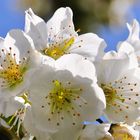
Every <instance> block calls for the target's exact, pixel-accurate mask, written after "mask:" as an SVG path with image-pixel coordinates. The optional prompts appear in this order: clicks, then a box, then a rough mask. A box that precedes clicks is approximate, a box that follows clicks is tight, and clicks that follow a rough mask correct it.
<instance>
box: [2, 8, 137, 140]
mask: <svg viewBox="0 0 140 140" xmlns="http://www.w3.org/2000/svg"><path fill="white" fill-rule="evenodd" d="M127 26H128V29H129V36H128V38H127V40H125V41H123V42H120V43H119V44H118V45H117V51H109V52H105V48H106V43H105V41H104V40H103V39H102V38H100V37H99V36H97V35H96V34H94V33H86V34H82V35H78V32H79V30H76V31H75V28H74V24H73V14H72V11H71V9H70V8H68V7H66V8H59V9H58V10H57V11H56V12H55V13H54V15H53V16H52V18H51V19H50V20H49V21H48V22H47V23H45V22H44V20H43V19H41V18H40V17H38V16H37V15H35V14H34V13H33V11H32V9H29V10H27V11H26V12H25V30H24V31H21V30H18V29H17V30H11V31H10V32H9V33H8V34H7V36H6V37H5V39H4V38H0V114H1V115H0V118H1V119H0V123H1V125H3V126H4V127H6V128H8V129H10V130H11V129H12V130H13V131H14V132H15V133H16V135H17V137H19V139H22V140H31V139H36V140H139V131H140V129H139V121H140V68H139V64H140V56H139V55H140V47H139V46H140V39H139V24H138V22H137V21H136V20H134V21H133V23H132V24H128V25H127ZM102 115H104V116H105V118H106V119H107V122H106V123H105V122H103V121H102V120H100V119H99V118H100V117H101V116H102ZM96 120H97V121H99V122H100V124H97V123H96V124H94V125H92V124H90V125H86V124H85V123H84V122H85V121H88V122H91V121H92V122H94V121H96Z"/></svg>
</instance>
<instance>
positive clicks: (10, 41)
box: [0, 30, 39, 113]
mask: <svg viewBox="0 0 140 140" xmlns="http://www.w3.org/2000/svg"><path fill="white" fill-rule="evenodd" d="M33 48H34V46H33V43H32V42H31V40H30V38H29V37H27V36H26V35H25V34H24V33H23V32H22V31H20V30H12V31H10V32H9V33H8V34H7V36H6V38H5V39H3V38H0V64H1V65H0V104H1V106H0V113H4V112H5V111H6V109H4V108H5V104H9V103H8V102H10V101H9V100H14V97H15V96H16V95H18V94H22V93H24V92H25V91H26V90H27V86H28V83H29V79H28V78H29V75H30V74H31V73H32V72H31V69H32V68H33V67H34V66H35V65H37V64H38V62H39V61H38V60H37V59H35V58H36V57H35V56H36V53H35V52H34V51H33ZM38 58H39V57H38ZM10 98H12V99H10ZM2 104H3V105H2ZM5 113H6V112H5Z"/></svg>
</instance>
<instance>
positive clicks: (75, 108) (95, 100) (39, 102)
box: [26, 54, 105, 133]
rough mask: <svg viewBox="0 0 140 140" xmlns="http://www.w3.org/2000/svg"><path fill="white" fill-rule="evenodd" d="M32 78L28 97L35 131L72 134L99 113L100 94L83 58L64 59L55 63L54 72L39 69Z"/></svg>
mask: <svg viewBox="0 0 140 140" xmlns="http://www.w3.org/2000/svg"><path fill="white" fill-rule="evenodd" d="M34 75H35V76H33V77H32V79H31V85H30V91H29V93H30V100H31V102H32V106H31V113H32V115H33V118H32V119H33V120H34V122H35V125H36V127H37V128H42V129H45V130H49V131H56V130H58V129H59V130H61V131H63V130H65V129H66V128H68V129H67V131H68V130H70V131H72V130H74V128H77V127H79V125H80V126H82V122H83V121H86V120H87V121H91V120H92V121H94V120H96V119H97V118H98V117H99V116H100V115H101V114H102V113H103V109H104V108H105V97H104V94H103V91H102V90H101V88H99V87H98V85H97V83H96V82H97V79H96V74H95V68H94V65H93V64H92V63H91V62H90V61H88V60H85V59H84V57H82V56H80V55H77V54H69V55H65V56H63V57H61V58H60V59H58V60H57V61H56V63H55V68H53V67H49V66H48V65H43V66H41V67H40V68H38V69H36V71H35V72H34ZM26 117H28V115H27V116H26ZM71 127H72V130H71ZM68 133H69V131H68Z"/></svg>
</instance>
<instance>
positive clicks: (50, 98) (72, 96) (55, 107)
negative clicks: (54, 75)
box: [41, 80, 87, 126]
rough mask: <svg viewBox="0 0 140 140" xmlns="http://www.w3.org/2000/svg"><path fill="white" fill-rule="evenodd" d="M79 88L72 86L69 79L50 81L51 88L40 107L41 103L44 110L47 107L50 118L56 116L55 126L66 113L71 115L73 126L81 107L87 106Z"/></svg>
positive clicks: (63, 118) (79, 114)
mask: <svg viewBox="0 0 140 140" xmlns="http://www.w3.org/2000/svg"><path fill="white" fill-rule="evenodd" d="M81 89H82V88H81V87H75V86H73V83H72V82H69V81H66V82H64V83H62V82H60V81H59V80H53V81H52V89H51V90H50V92H49V93H47V94H48V95H47V96H45V97H44V99H45V103H43V104H41V108H42V105H43V106H44V107H43V108H42V109H43V110H44V111H45V109H47V110H48V109H49V112H50V113H49V115H48V118H51V120H52V119H53V118H55V117H57V122H56V126H58V125H57V123H59V125H61V122H62V121H63V120H65V115H66V114H69V115H70V116H71V118H72V126H75V124H76V120H77V119H79V118H80V116H81V113H80V111H81V108H82V107H84V106H87V102H86V100H85V99H84V98H83V97H82V96H81V95H82V93H83V89H82V90H81ZM46 97H47V98H46ZM64 114H65V115H64ZM66 116H67V115H66Z"/></svg>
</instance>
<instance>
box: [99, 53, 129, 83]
mask: <svg viewBox="0 0 140 140" xmlns="http://www.w3.org/2000/svg"><path fill="white" fill-rule="evenodd" d="M128 68H129V58H128V57H127V56H126V55H125V54H122V55H118V54H117V53H116V52H113V51H111V52H108V53H106V54H105V56H104V58H103V60H102V61H101V62H99V63H96V69H97V70H96V71H97V76H98V82H99V83H109V82H111V81H114V80H115V79H117V78H118V77H119V76H120V74H121V73H122V72H124V71H125V70H127V69H128Z"/></svg>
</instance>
